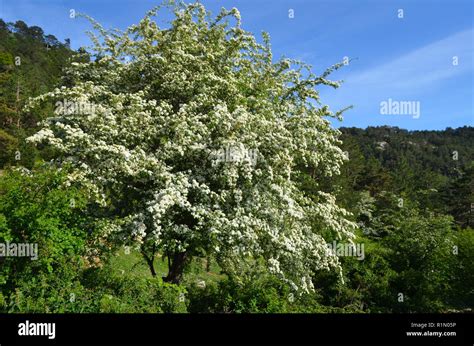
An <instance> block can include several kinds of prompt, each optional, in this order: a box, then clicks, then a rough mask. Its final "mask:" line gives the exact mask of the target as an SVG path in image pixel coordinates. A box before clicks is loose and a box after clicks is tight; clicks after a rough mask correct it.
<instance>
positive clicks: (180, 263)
mask: <svg viewBox="0 0 474 346" xmlns="http://www.w3.org/2000/svg"><path fill="white" fill-rule="evenodd" d="M187 260H188V253H187V252H178V253H175V254H174V255H173V256H172V258H171V265H170V267H169V271H168V275H167V276H165V277H164V278H163V281H164V282H170V283H173V284H179V283H180V281H181V279H182V278H183V272H184V268H185V266H186V262H187Z"/></svg>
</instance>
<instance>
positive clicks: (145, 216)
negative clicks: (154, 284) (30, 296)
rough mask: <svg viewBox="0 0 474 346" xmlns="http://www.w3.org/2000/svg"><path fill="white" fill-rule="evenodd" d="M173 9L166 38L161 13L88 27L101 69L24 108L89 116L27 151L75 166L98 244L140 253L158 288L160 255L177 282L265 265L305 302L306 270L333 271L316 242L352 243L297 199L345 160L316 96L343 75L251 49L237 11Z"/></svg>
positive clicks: (84, 67)
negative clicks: (305, 176)
mask: <svg viewBox="0 0 474 346" xmlns="http://www.w3.org/2000/svg"><path fill="white" fill-rule="evenodd" d="M168 7H170V8H171V9H172V11H173V13H174V15H175V18H174V20H173V21H172V22H170V23H169V25H168V26H167V28H160V27H158V25H157V23H156V22H154V21H153V20H152V18H153V17H155V16H156V15H157V11H158V10H159V9H160V7H157V8H155V9H154V10H152V11H150V12H149V13H148V14H147V15H146V16H145V18H144V19H143V20H141V21H140V23H139V24H138V25H133V26H131V27H130V28H128V29H127V30H126V31H125V32H120V31H118V30H113V31H109V30H105V29H104V28H103V27H101V26H100V25H99V24H98V23H96V22H95V21H92V22H93V24H94V27H95V29H96V32H98V35H95V34H93V33H90V35H91V37H92V39H93V42H94V44H95V47H94V49H95V52H96V55H95V59H92V61H90V62H88V63H75V64H73V65H72V66H71V68H70V69H68V70H67V71H66V75H65V78H64V83H65V85H64V86H62V87H61V88H58V89H56V90H54V91H52V92H50V93H47V94H44V95H42V96H40V97H38V98H36V99H34V100H32V101H31V104H30V107H34V105H35V104H37V103H41V102H52V103H53V104H54V103H55V102H58V101H61V102H63V101H64V100H67V101H66V102H69V103H70V102H73V103H74V102H75V103H76V104H77V103H81V104H88V105H93V106H88V107H75V108H72V109H73V111H64V109H63V108H64V107H62V108H60V109H59V111H58V110H57V111H56V114H54V116H51V117H50V118H48V119H47V120H45V121H44V122H43V128H42V129H41V130H40V131H39V132H38V133H37V134H35V135H34V136H32V137H30V140H31V141H33V142H47V143H49V144H50V145H52V146H54V147H55V148H56V149H57V150H58V151H59V152H60V153H61V157H62V158H63V161H64V162H69V163H70V165H72V167H73V171H72V173H71V175H70V179H71V181H77V182H82V183H84V184H86V185H87V186H89V187H90V191H91V193H93V196H94V198H95V200H96V201H97V202H99V203H100V204H101V205H102V208H103V211H104V215H106V216H107V219H108V223H107V225H108V226H107V227H104V236H107V237H108V239H113V240H114V241H115V242H116V244H123V245H133V246H136V247H137V248H139V249H140V250H141V252H142V254H143V256H144V258H145V259H146V261H147V263H148V265H149V267H150V270H151V272H152V274H153V275H156V273H155V269H154V265H153V263H154V258H155V256H156V255H157V254H158V253H159V254H161V255H162V256H165V257H166V258H167V259H168V264H169V273H168V275H167V276H166V277H165V278H164V279H165V280H166V281H170V282H175V283H176V282H179V281H180V279H181V277H182V273H183V270H184V268H185V267H186V265H187V264H189V262H190V261H191V259H192V258H194V257H196V256H208V255H209V254H212V255H213V256H215V258H216V259H217V261H218V263H219V265H220V266H221V267H222V268H223V269H224V270H225V271H226V272H227V273H230V274H234V275H239V270H242V268H243V267H245V266H252V265H254V264H255V263H264V264H265V266H266V267H267V268H268V270H269V271H270V272H271V273H273V274H275V275H277V276H278V277H280V278H281V279H282V280H284V281H285V282H287V283H289V284H290V285H291V286H292V287H293V288H294V289H299V290H300V291H308V290H311V289H312V288H313V283H312V281H311V276H312V273H314V271H316V270H320V269H331V268H332V269H336V270H337V269H338V268H339V264H338V260H337V257H336V256H335V255H334V254H333V253H331V251H330V250H329V249H328V247H327V246H326V241H325V239H324V238H323V236H322V235H323V234H333V235H337V236H338V237H340V238H346V239H348V240H349V241H351V239H352V238H353V237H354V235H353V233H352V232H353V229H354V224H353V223H351V222H350V221H348V220H347V218H346V216H347V213H346V211H345V210H344V209H342V208H339V207H338V206H337V205H336V203H335V198H334V197H333V196H332V195H330V194H327V193H324V192H319V193H317V194H316V195H309V194H307V193H305V191H304V190H303V189H302V186H301V185H302V182H301V175H302V171H301V168H302V167H303V168H304V167H311V168H312V169H313V170H314V171H315V172H318V174H321V175H327V176H331V175H333V174H338V172H339V167H340V165H341V163H342V162H343V160H344V159H345V157H344V154H343V152H342V151H341V150H340V149H339V147H338V144H339V141H338V135H339V131H338V130H336V129H333V128H331V126H330V123H329V121H328V120H327V119H325V117H326V116H333V117H339V116H340V113H336V114H333V113H332V112H330V110H329V109H328V107H327V106H322V105H321V104H320V103H319V97H318V92H317V91H316V90H315V86H317V85H319V84H325V85H330V86H333V87H338V86H339V83H338V82H333V81H329V80H327V79H326V78H327V76H328V75H329V74H330V73H331V72H332V71H333V70H334V69H337V68H339V67H340V66H341V65H342V64H337V65H335V66H333V67H331V68H330V69H328V70H327V71H326V72H324V73H323V74H322V75H321V76H315V75H314V74H312V73H311V71H310V68H309V66H307V65H305V64H303V63H300V62H297V61H293V60H289V59H282V60H280V61H277V62H274V61H273V58H272V53H271V49H270V44H269V37H268V35H266V34H264V35H263V43H262V44H260V43H258V42H257V41H256V39H255V38H254V36H252V35H251V34H250V33H248V32H246V31H244V30H243V29H242V28H241V23H240V14H239V12H238V10H237V9H235V8H234V9H232V10H230V11H226V10H224V9H223V10H222V11H221V12H220V14H219V15H218V16H217V17H215V18H212V17H211V16H210V14H209V13H207V12H206V10H205V9H204V7H203V6H202V5H201V4H198V3H196V4H191V5H183V4H178V5H170V6H168ZM63 103H64V102H63ZM74 109H89V110H93V112H92V111H91V112H90V113H89V114H84V112H82V114H78V112H76V111H74ZM228 148H231V149H232V158H231V159H230V160H228V159H226V155H224V156H222V153H223V152H224V153H227V149H228ZM249 151H251V152H252V153H253V156H252V157H250V156H251V155H246V153H248V152H249ZM315 179H317V177H315ZM339 269H340V268H339Z"/></svg>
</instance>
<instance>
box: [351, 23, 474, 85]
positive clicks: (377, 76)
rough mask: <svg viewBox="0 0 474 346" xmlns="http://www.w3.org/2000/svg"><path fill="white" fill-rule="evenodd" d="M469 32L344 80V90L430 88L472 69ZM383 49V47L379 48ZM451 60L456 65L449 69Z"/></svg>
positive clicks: (459, 33)
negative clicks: (353, 88) (456, 62)
mask: <svg viewBox="0 0 474 346" xmlns="http://www.w3.org/2000/svg"><path fill="white" fill-rule="evenodd" d="M473 39H474V31H473V29H469V30H465V31H461V32H458V33H456V34H453V35H451V36H449V37H447V38H444V39H441V40H438V41H436V42H433V43H431V44H428V45H426V46H424V47H421V48H418V49H416V50H414V51H411V52H409V53H407V54H405V55H402V56H400V57H398V58H396V59H395V60H392V61H390V62H388V63H385V64H382V65H380V66H376V67H374V68H371V69H369V70H367V71H362V72H360V73H357V74H354V75H348V76H347V77H346V85H345V89H351V88H352V87H358V86H362V85H363V86H364V87H365V90H367V89H366V88H367V87H370V88H376V89H377V90H378V92H377V93H379V92H381V91H386V92H389V91H392V92H394V93H397V92H398V91H402V90H404V91H406V90H407V89H408V90H413V91H416V90H418V89H420V88H426V87H433V86H436V85H437V84H439V83H441V82H442V81H443V80H444V79H447V78H451V77H454V76H456V75H460V74H464V73H467V72H468V71H470V70H472V69H473V55H472V51H473V49H472V45H473V43H472V42H473ZM381 49H383V47H381ZM453 57H457V59H458V64H457V65H453Z"/></svg>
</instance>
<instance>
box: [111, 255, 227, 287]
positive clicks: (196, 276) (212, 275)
mask: <svg viewBox="0 0 474 346" xmlns="http://www.w3.org/2000/svg"><path fill="white" fill-rule="evenodd" d="M206 264H207V262H206V260H205V259H203V258H194V259H193V261H192V262H191V264H190V265H189V267H188V270H187V271H186V272H185V273H184V277H183V282H184V283H185V284H191V283H193V282H194V283H197V282H198V281H201V280H202V281H205V282H210V281H212V282H217V281H219V280H221V279H222V278H223V277H224V274H221V270H220V267H219V266H218V264H217V263H216V262H215V261H211V265H210V268H209V269H210V271H209V272H207V271H206ZM107 266H110V268H111V269H112V272H113V273H114V274H115V275H117V276H121V275H126V276H128V277H151V273H150V269H149V268H148V266H147V264H146V263H145V262H144V260H143V258H142V256H141V254H140V253H139V252H138V251H134V250H130V253H128V254H127V253H125V250H123V249H122V250H120V251H118V252H117V253H116V254H115V256H113V257H112V258H111V260H110V261H109V263H108V264H107ZM155 271H156V274H157V275H158V276H166V274H167V273H168V263H167V261H166V259H165V260H163V259H162V257H161V256H160V255H157V256H156V259H155Z"/></svg>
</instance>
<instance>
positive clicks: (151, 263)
mask: <svg viewBox="0 0 474 346" xmlns="http://www.w3.org/2000/svg"><path fill="white" fill-rule="evenodd" d="M141 252H142V256H143V258H144V259H145V262H146V264H148V268H149V269H150V272H151V275H152V276H153V277H155V276H156V271H155V264H154V261H155V252H156V245H155V244H153V249H152V253H151V256H147V254H146V251H145V249H144V248H143V247H142V251H141Z"/></svg>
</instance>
